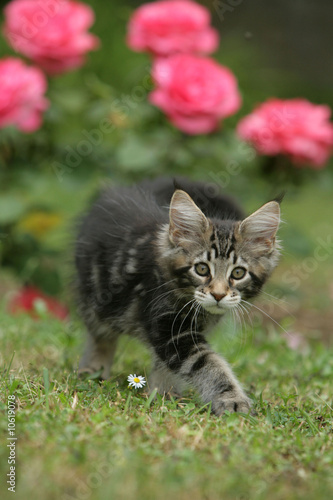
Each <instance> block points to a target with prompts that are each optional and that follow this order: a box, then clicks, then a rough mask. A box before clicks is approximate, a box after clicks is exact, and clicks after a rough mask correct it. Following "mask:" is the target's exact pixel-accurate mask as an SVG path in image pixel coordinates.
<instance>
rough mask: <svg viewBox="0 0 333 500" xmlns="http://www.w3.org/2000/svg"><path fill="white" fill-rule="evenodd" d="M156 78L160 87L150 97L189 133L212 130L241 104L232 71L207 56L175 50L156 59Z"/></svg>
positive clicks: (154, 75) (181, 128)
mask: <svg viewBox="0 0 333 500" xmlns="http://www.w3.org/2000/svg"><path fill="white" fill-rule="evenodd" d="M153 79H154V81H155V83H156V86H157V88H156V90H154V91H153V92H152V93H151V94H150V101H151V102H152V103H153V104H155V105H156V106H158V107H159V108H161V109H162V110H163V111H164V112H165V113H166V115H167V116H168V118H169V119H170V120H171V122H172V123H173V124H174V125H175V126H176V127H178V128H179V129H180V130H183V131H184V132H187V133H188V134H204V133H207V132H212V131H213V130H215V129H216V128H217V127H218V124H219V120H220V119H221V118H225V117H227V116H229V115H232V114H233V113H235V112H236V111H237V110H238V109H239V107H240V104H241V97H240V94H239V92H238V88H237V81H236V78H235V76H234V75H233V73H232V72H231V71H230V70H229V69H228V68H225V67H223V66H220V65H219V64H218V63H216V62H215V61H213V60H212V59H209V58H206V57H199V56H194V55H190V54H176V55H174V56H171V57H169V58H161V59H157V60H156V61H155V64H154V66H153Z"/></svg>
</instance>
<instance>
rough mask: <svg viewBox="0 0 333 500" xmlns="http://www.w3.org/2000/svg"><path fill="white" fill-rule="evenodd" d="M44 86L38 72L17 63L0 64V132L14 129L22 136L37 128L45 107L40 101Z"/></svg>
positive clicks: (47, 104)
mask: <svg viewBox="0 0 333 500" xmlns="http://www.w3.org/2000/svg"><path fill="white" fill-rule="evenodd" d="M46 88H47V82H46V78H45V76H44V74H43V73H42V71H41V70H40V69H38V68H33V67H29V66H27V65H26V64H25V63H24V62H23V61H21V60H20V59H16V58H15V57H7V58H5V59H1V60H0V128H3V127H6V126H7V125H15V126H16V127H17V128H18V129H20V130H22V131H23V132H33V131H34V130H37V129H38V128H39V127H40V126H41V122H42V112H43V111H44V110H45V109H47V108H48V106H49V103H48V101H47V99H45V97H44V93H45V92H46Z"/></svg>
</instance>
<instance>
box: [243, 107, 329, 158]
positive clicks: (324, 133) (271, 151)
mask: <svg viewBox="0 0 333 500" xmlns="http://www.w3.org/2000/svg"><path fill="white" fill-rule="evenodd" d="M330 115H331V110H330V108H329V107H328V106H323V105H316V104H312V103H311V102H309V101H307V100H306V99H290V100H282V99H270V100H269V101H267V102H265V103H263V104H261V105H260V106H258V107H257V108H256V109H255V110H254V111H253V112H252V113H251V114H249V115H248V116H246V117H245V118H243V119H242V120H241V121H240V122H239V124H238V127H237V132H238V134H239V136H240V137H241V138H242V139H244V140H246V141H249V142H250V143H252V144H253V146H254V147H255V148H256V150H257V151H258V153H260V154H264V155H278V154H285V155H288V156H290V157H291V160H292V161H293V163H294V164H296V165H302V164H309V165H312V166H314V167H321V166H323V165H324V164H325V163H326V162H327V160H328V158H329V156H330V154H331V152H332V147H333V124H332V123H330V122H329V118H330Z"/></svg>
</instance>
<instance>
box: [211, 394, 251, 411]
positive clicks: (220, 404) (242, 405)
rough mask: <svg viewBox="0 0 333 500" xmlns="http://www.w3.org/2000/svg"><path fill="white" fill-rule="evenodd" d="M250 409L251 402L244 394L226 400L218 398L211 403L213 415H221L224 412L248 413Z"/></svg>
mask: <svg viewBox="0 0 333 500" xmlns="http://www.w3.org/2000/svg"><path fill="white" fill-rule="evenodd" d="M251 408H252V401H251V399H250V398H248V397H247V396H246V394H244V393H240V394H236V395H235V396H233V397H232V398H228V399H227V398H223V397H222V396H220V397H219V398H216V399H215V400H214V401H213V402H212V411H213V413H215V415H222V414H223V413H224V412H225V411H228V412H230V413H235V412H241V413H249V411H250V410H251Z"/></svg>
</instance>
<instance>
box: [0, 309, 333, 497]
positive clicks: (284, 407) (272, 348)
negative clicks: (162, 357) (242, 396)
mask: <svg viewBox="0 0 333 500" xmlns="http://www.w3.org/2000/svg"><path fill="white" fill-rule="evenodd" d="M0 324H1V327H0V338H1V344H2V349H1V356H2V359H1V364H2V372H1V373H2V374H1V386H0V392H1V410H2V411H1V413H2V418H1V430H2V436H3V439H2V442H3V444H2V446H1V462H0V464H1V469H2V473H3V474H2V477H4V475H5V474H7V472H8V464H7V456H8V449H7V448H6V438H7V419H6V401H7V396H8V395H9V394H15V395H16V403H17V414H16V435H17V437H18V439H17V445H16V453H17V464H16V466H17V490H16V496H15V498H19V499H34V500H38V499H43V500H45V499H56V500H59V499H63V500H70V499H91V500H95V499H96V500H99V499H101V500H102V499H103V500H104V499H116V500H123V499H124V500H125V499H126V500H132V499H133V500H141V499H142V500H150V499H151V500H159V499H170V498H174V499H177V500H178V499H180V500H187V499H191V500H202V499H209V500H215V499H216V500H220V499H223V500H227V499H229V498H230V499H239V500H240V499H252V498H253V499H256V500H257V499H258V500H260V499H281V500H282V499H283V500H285V499H298V498H302V499H316V500H317V499H321V498H323V499H324V498H332V495H333V484H332V479H331V478H332V465H333V447H332V436H333V434H332V430H333V429H332V392H333V391H332V379H333V357H332V354H333V352H332V351H330V350H329V349H327V348H325V347H324V346H323V345H322V344H321V343H316V344H315V343H314V344H312V345H309V346H308V348H307V350H305V352H303V353H300V352H295V351H292V350H290V349H289V348H288V347H287V346H286V343H285V341H284V340H283V338H282V335H281V333H280V332H278V331H276V330H275V329H274V328H273V326H271V327H270V328H269V329H268V331H264V330H263V328H262V327H261V326H260V325H258V324H256V325H255V326H254V329H252V328H248V330H246V331H243V333H242V334H241V335H240V336H238V337H232V330H233V327H232V326H231V325H230V324H229V323H227V324H226V326H225V330H226V332H227V335H226V338H225V337H224V335H222V334H223V331H224V328H223V327H222V326H221V327H219V329H218V330H217V331H216V332H215V334H214V336H213V338H212V343H213V344H214V345H215V346H216V348H217V349H218V350H219V351H220V352H224V353H225V354H226V355H227V357H228V359H229V360H230V361H231V362H232V364H233V366H234V369H235V371H236V373H237V374H238V376H239V378H240V380H241V381H242V382H243V384H244V386H245V388H246V389H247V390H248V391H249V392H250V393H251V394H252V397H253V399H254V401H255V410H256V416H254V417H252V416H248V415H238V414H231V415H226V416H223V417H221V418H218V417H215V416H214V415H212V414H211V413H210V408H209V406H207V407H202V404H201V403H200V401H199V400H198V399H197V397H196V396H195V395H194V394H189V395H188V397H187V398H184V399H183V400H167V399H164V398H163V399H162V398H161V397H159V396H158V397H157V399H155V400H152V398H148V396H147V395H146V394H145V392H144V390H139V391H136V390H130V389H128V387H127V382H126V378H127V375H128V374H129V373H133V372H136V373H140V374H145V373H146V370H147V371H148V370H149V356H148V354H147V352H146V351H145V350H144V349H143V348H142V347H141V346H140V345H139V344H138V343H136V342H135V341H132V340H128V339H123V342H122V345H121V348H120V350H119V352H118V354H117V358H116V361H115V365H114V369H113V374H112V378H111V380H110V381H108V382H104V383H103V384H101V385H100V384H98V383H96V382H95V381H93V380H87V381H78V380H77V378H76V375H75V372H73V369H72V367H73V366H75V365H76V364H77V360H78V356H79V353H80V349H81V342H82V334H83V328H82V326H81V325H80V324H79V323H76V322H75V321H74V322H72V323H68V324H65V325H64V324H63V323H60V322H59V321H57V320H54V319H52V318H48V317H43V318H41V319H40V320H38V321H35V320H32V319H30V318H29V317H27V316H25V315H22V316H17V317H15V318H13V317H10V316H8V315H6V314H5V313H1V317H0ZM14 353H15V354H14ZM75 395H76V397H77V403H76V406H75V407H74V408H72V407H73V401H74V397H75ZM10 494H11V493H10V492H6V488H5V487H4V486H3V485H2V487H1V498H7V497H8V498H10V496H9V495H10Z"/></svg>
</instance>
